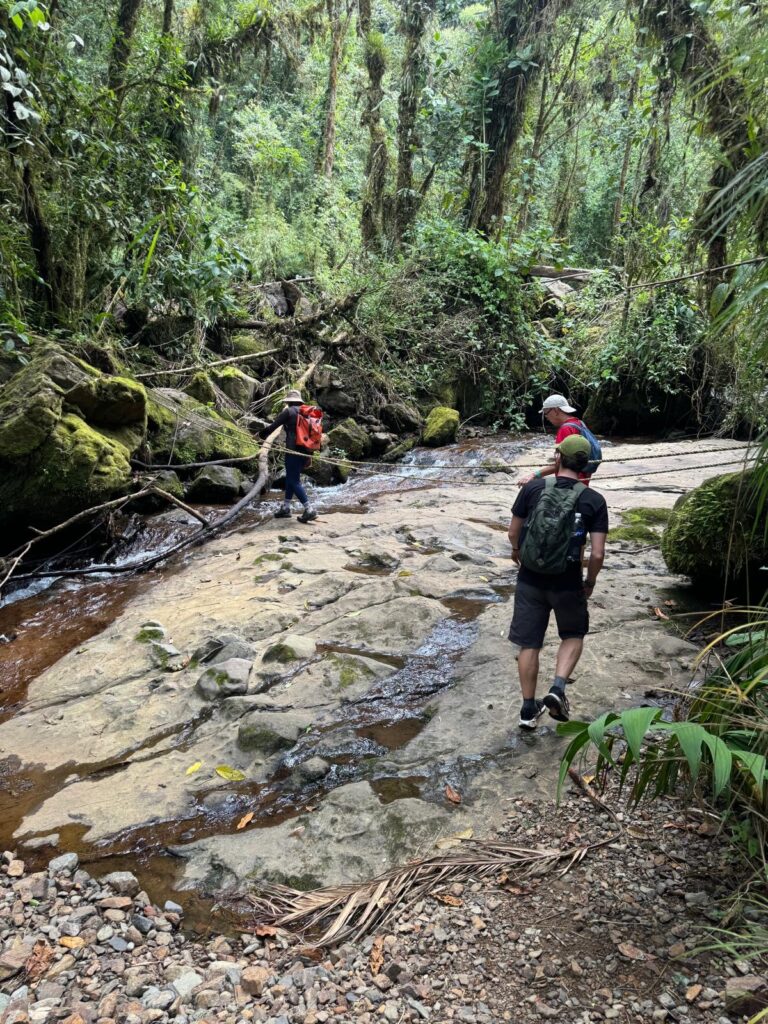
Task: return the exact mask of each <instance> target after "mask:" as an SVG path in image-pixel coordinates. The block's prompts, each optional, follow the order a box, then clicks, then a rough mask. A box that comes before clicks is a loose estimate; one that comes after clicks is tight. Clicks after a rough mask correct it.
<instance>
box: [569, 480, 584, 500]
mask: <svg viewBox="0 0 768 1024" xmlns="http://www.w3.org/2000/svg"><path fill="white" fill-rule="evenodd" d="M586 489H587V485H586V484H583V483H582V482H581V480H579V482H578V483H577V484H574V486H573V488H572V490H573V493H574V494H575V495H576V499H577V500H578V497H579V495H580V494H581V492H582V491H586Z"/></svg>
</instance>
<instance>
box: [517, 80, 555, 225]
mask: <svg viewBox="0 0 768 1024" xmlns="http://www.w3.org/2000/svg"><path fill="white" fill-rule="evenodd" d="M548 86H549V72H548V71H547V70H546V69H545V71H544V74H543V75H542V76H541V90H540V92H539V112H538V115H537V117H536V127H535V128H534V130H533V143H532V144H531V158H530V168H529V170H528V174H527V176H526V179H525V186H524V188H523V199H522V202H521V204H520V213H519V215H518V218H517V229H518V231H525V230H526V228H527V227H528V214H529V212H530V206H531V199H532V198H533V194H534V189H535V187H536V170H537V167H538V163H539V158H540V156H541V147H542V144H543V142H544V133H545V131H546V125H547V91H548Z"/></svg>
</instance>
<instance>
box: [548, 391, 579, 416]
mask: <svg viewBox="0 0 768 1024" xmlns="http://www.w3.org/2000/svg"><path fill="white" fill-rule="evenodd" d="M550 409H562V410H563V412H576V410H575V409H574V407H573V406H572V405H569V403H568V399H567V398H566V397H565V395H550V396H549V398H545V399H544V405H542V407H541V408H540V409H539V412H548V411H549V410H550Z"/></svg>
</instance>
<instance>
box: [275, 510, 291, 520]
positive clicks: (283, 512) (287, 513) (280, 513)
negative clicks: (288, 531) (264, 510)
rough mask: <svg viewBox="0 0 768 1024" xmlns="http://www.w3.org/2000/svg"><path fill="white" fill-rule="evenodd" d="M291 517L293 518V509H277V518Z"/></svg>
mask: <svg viewBox="0 0 768 1024" xmlns="http://www.w3.org/2000/svg"><path fill="white" fill-rule="evenodd" d="M290 518H291V510H290V509H289V508H279V509H278V510H277V512H275V519H290Z"/></svg>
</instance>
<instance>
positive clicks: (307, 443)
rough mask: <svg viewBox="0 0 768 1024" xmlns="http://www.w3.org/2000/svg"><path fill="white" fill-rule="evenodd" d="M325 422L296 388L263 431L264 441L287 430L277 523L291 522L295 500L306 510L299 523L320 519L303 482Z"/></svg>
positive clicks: (319, 441) (318, 411)
mask: <svg viewBox="0 0 768 1024" xmlns="http://www.w3.org/2000/svg"><path fill="white" fill-rule="evenodd" d="M322 421H323V414H322V412H321V411H320V409H318V408H316V407H315V406H313V405H305V404H304V399H303V398H302V397H301V392H300V391H297V390H296V389H295V388H294V389H293V390H291V391H289V392H288V393H287V394H286V396H285V408H284V409H283V411H282V412H281V413H280V414H279V415H278V416H277V418H276V419H275V420H274V421H273V422H272V423H270V425H269V426H268V427H264V429H263V430H262V431H261V437H263V438H264V437H269V435H270V434H271V433H272V432H273V431H274V430H277V429H278V427H283V429H284V430H285V449H286V451H285V498H284V499H283V504H282V505H281V506H280V508H279V509H278V510H277V512H275V519H290V518H291V499H292V498H294V497H296V498H298V499H299V501H300V502H301V504H302V505H303V506H304V511H303V512H302V513H301V515H300V516H299V522H300V523H311V522H312V520H313V519H317V512H316V511H315V510H314V509H313V508H312V506H311V504H310V502H309V498H308V497H307V492H306V491H305V490H304V485H303V484H302V482H301V472H302V470H304V469H306V468H307V466H308V465H309V462H310V461H311V459H312V453H313V452H316V451H319V449H320V445H321V442H322V439H323V427H322Z"/></svg>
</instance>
